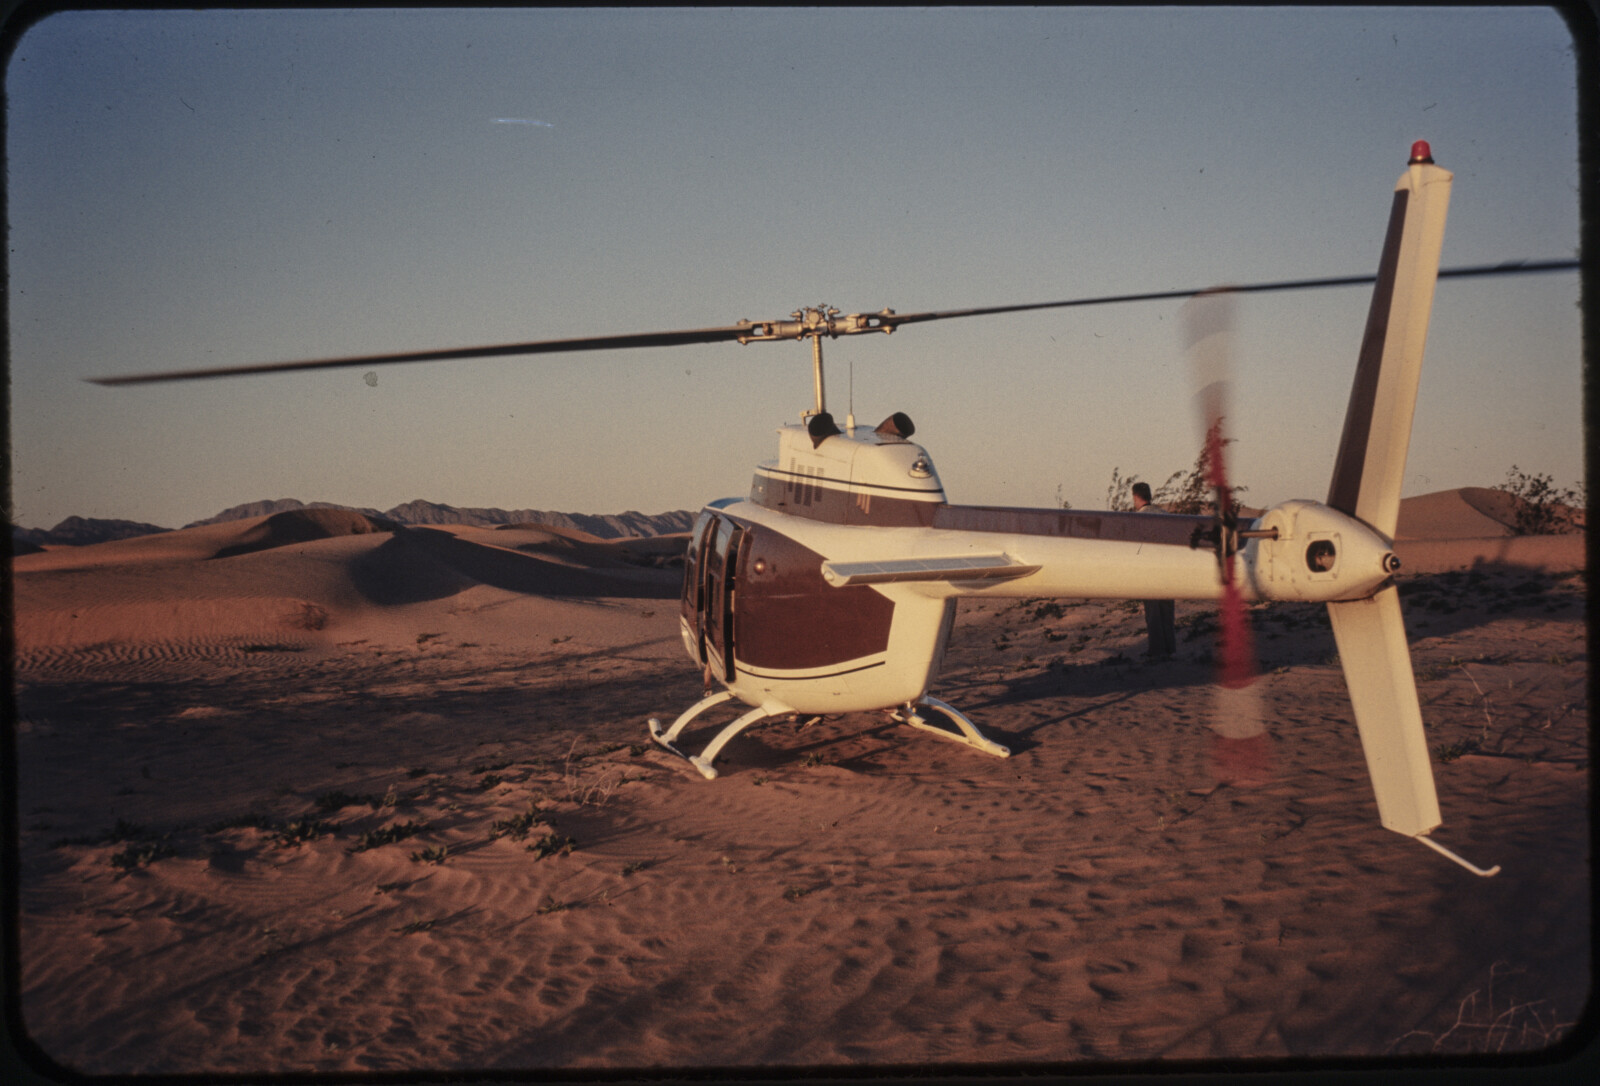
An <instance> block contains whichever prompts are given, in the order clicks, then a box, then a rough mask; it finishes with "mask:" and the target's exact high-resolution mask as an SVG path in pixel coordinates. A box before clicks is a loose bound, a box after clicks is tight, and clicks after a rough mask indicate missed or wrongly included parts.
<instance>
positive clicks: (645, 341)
mask: <svg viewBox="0 0 1600 1086" xmlns="http://www.w3.org/2000/svg"><path fill="white" fill-rule="evenodd" d="M1578 266H1579V262H1578V261H1577V260H1510V261H1505V262H1503V263H1500V264H1480V265H1476V266H1473V267H1464V268H1446V269H1444V270H1442V271H1440V272H1439V277H1440V278H1441V279H1447V278H1454V277H1468V276H1494V275H1518V274H1526V273H1529V272H1554V271H1570V270H1572V269H1574V268H1577V267H1578ZM1376 278H1377V277H1376V276H1373V275H1348V276H1340V277H1336V278H1331V279H1290V280H1283V281H1281V282H1275V283H1249V284H1245V285H1243V286H1232V287H1228V288H1227V289H1228V290H1230V291H1232V292H1234V293H1236V294H1261V293H1266V292H1268V291H1280V290H1312V289H1315V288H1318V287H1346V286H1359V285H1361V284H1363V283H1372V282H1374V281H1376ZM1215 289H1218V288H1217V287H1215V286H1210V287H1196V288H1193V289H1190V290H1159V291H1150V292H1146V293H1142V294H1105V295H1100V296H1098V297H1093V298H1072V299H1069V300H1067V301H1061V302H1031V303H1027V304H1024V305H999V306H985V307H982V308H977V309H944V310H937V311H932V312H927V313H891V312H887V311H885V312H883V313H874V314H871V315H870V324H869V323H867V322H863V325H862V327H859V328H857V329H854V330H853V331H859V332H869V331H870V332H888V331H893V330H894V329H895V328H898V327H900V326H901V325H905V324H922V323H925V322H928V321H938V320H951V319H954V318H956V317H983V316H995V315H999V314H1003V313H1026V312H1029V311H1031V310H1038V309H1067V308H1071V307H1075V306H1094V305H1115V304H1117V303H1120V302H1153V301H1161V300H1163V299H1170V298H1190V297H1193V296H1194V295H1196V294H1201V293H1204V292H1205V291H1209V290H1215ZM763 323H765V325H766V326H767V327H770V328H772V329H777V328H778V327H779V326H782V328H783V330H782V331H770V332H767V333H763V332H762V330H761V329H762V327H763ZM800 328H801V325H799V324H792V323H790V322H777V321H774V322H756V321H746V322H742V323H740V324H735V325H730V326H727V327H724V328H697V329H689V330H685V331H677V332H634V333H630V334H626V335H613V336H585V337H580V338H576V339H542V340H534V341H532V342H529V343H502V344H497V345H494V346H487V347H455V348H449V349H445V350H431V351H402V352H398V353H394V354H369V355H352V356H348V357H343V358H317V359H307V360H304V361H297V362H261V363H254V364H248V365H242V366H216V367H213V368H210V369H193V370H161V371H157V372H155V373H132V374H122V375H119V376H115V377H86V378H84V380H86V381H89V382H90V383H92V384H96V385H142V384H153V383H155V382H158V381H192V380H199V379H202V378H208V377H244V376H248V375H250V374H258V373H286V372H294V371H299V370H326V369H340V368H343V367H350V366H386V365H392V364H395V363H399V362H443V361H449V360H454V359H465V358H502V357H508V356H511V355H526V354H556V353H560V352H566V351H605V350H624V349H627V348H630V347H679V346H685V345H688V344H695V343H725V342H729V341H737V340H743V341H751V340H757V339H760V340H768V339H799V338H804V335H805V334H808V333H802V332H800ZM842 333H843V330H840V332H837V333H836V332H834V331H831V330H829V331H824V332H823V333H822V334H825V335H834V334H842Z"/></svg>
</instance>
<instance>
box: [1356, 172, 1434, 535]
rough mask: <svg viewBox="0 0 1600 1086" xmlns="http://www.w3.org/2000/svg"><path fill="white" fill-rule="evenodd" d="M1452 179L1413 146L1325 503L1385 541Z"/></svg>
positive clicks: (1395, 511)
mask: <svg viewBox="0 0 1600 1086" xmlns="http://www.w3.org/2000/svg"><path fill="white" fill-rule="evenodd" d="M1452 176H1453V175H1452V174H1451V173H1450V172H1449V171H1448V170H1442V169H1440V168H1439V167H1438V166H1435V165H1434V164H1433V156H1432V154H1431V153H1430V152H1429V150H1428V145H1427V144H1426V143H1424V142H1421V141H1418V143H1417V144H1416V145H1414V146H1413V147H1412V150H1411V164H1410V165H1409V166H1408V167H1407V168H1406V172H1405V173H1404V174H1403V175H1402V176H1401V178H1400V181H1399V183H1398V184H1396V185H1395V190H1394V204H1393V207H1392V209H1391V211H1390V213H1389V230H1388V234H1387V235H1386V236H1385V238H1384V242H1383V258H1382V260H1381V262H1380V263H1379V265H1378V282H1377V285H1376V286H1374V287H1373V289H1372V306H1371V308H1370V309H1369V310H1368V312H1367V328H1366V332H1365V334H1364V335H1363V336H1362V340H1361V356H1360V360H1359V361H1358V362H1357V364H1356V377H1355V383H1354V384H1353V385H1352V386H1351V389H1350V406H1349V407H1348V409H1347V410H1346V412H1345V418H1344V432H1343V434H1342V436H1341V437H1340V439H1339V456H1338V459H1337V460H1336V461H1335V462H1334V468H1333V482H1332V484H1331V485H1330V487H1329V489H1328V504H1329V505H1330V506H1332V507H1333V508H1335V509H1337V510H1339V511H1340V512H1341V513H1348V514H1350V515H1351V516H1353V517H1356V518H1358V519H1360V520H1363V521H1365V522H1366V523H1367V524H1369V525H1371V526H1372V527H1373V528H1376V529H1377V530H1378V531H1379V532H1381V533H1382V534H1383V535H1384V536H1386V537H1388V538H1390V539H1393V538H1394V529H1395V522H1396V521H1397V520H1398V519H1399V515H1400V484H1401V481H1402V479H1403V477H1404V474H1405V467H1406V451H1407V449H1408V447H1409V446H1410V444H1411V417H1412V414H1413V412H1414V411H1415V410H1416V404H1417V382H1418V380H1419V379H1420V377H1421V375H1422V352H1423V348H1424V346H1425V345H1426V343H1427V338H1428V318H1429V315H1430V314H1431V312H1432V309H1433V288H1434V285H1435V283H1436V282H1437V280H1438V277H1439V251H1440V249H1441V247H1442V246H1443V245H1444V220H1445V212H1446V211H1447V209H1448V208H1449V204H1450V181H1451V178H1452Z"/></svg>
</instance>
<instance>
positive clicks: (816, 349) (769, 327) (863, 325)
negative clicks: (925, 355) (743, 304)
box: [738, 302, 895, 418]
mask: <svg viewBox="0 0 1600 1086" xmlns="http://www.w3.org/2000/svg"><path fill="white" fill-rule="evenodd" d="M894 315H895V314H894V310H892V309H883V310H881V311H879V312H877V313H847V314H844V315H840V313H839V307H838V306H832V305H827V304H825V303H823V302H818V303H817V304H816V305H815V306H808V307H806V308H804V309H796V310H795V311H794V312H793V313H790V314H789V319H788V320H786V321H751V320H742V321H740V322H739V324H738V327H739V328H740V329H749V331H748V332H745V333H744V334H741V335H740V336H739V337H738V340H739V342H740V343H750V342H753V341H755V340H765V339H809V340H810V341H811V386H812V390H813V392H814V393H815V396H816V405H815V407H813V408H812V409H811V410H810V411H802V412H801V413H800V417H801V418H809V417H810V416H812V415H820V414H822V413H823V412H825V411H827V409H828V398H827V392H826V389H825V387H824V386H825V382H824V380H823V376H822V337H823V336H827V337H828V338H830V339H836V338H838V337H839V336H854V335H860V334H861V333H863V332H882V333H883V334H884V335H888V334H889V333H890V332H893V331H894V327H895V326H894V324H893V323H891V322H890V321H889V320H887V319H886V318H890V317H893V316H894Z"/></svg>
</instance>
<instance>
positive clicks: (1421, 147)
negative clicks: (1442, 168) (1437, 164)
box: [1407, 140, 1433, 166]
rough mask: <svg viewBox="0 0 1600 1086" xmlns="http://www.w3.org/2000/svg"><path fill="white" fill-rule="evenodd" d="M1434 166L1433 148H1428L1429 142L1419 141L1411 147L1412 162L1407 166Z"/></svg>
mask: <svg viewBox="0 0 1600 1086" xmlns="http://www.w3.org/2000/svg"><path fill="white" fill-rule="evenodd" d="M1423 164H1426V165H1429V166H1432V165H1433V148H1431V147H1429V146H1428V141H1427V140H1418V141H1417V142H1416V143H1413V144H1412V145H1411V161H1410V162H1409V163H1408V164H1407V165H1411V166H1420V165H1423Z"/></svg>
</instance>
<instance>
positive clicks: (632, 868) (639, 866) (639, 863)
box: [622, 860, 650, 878]
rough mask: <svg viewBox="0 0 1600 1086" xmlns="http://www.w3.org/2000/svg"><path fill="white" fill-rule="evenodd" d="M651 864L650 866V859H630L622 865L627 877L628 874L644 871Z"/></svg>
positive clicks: (624, 874)
mask: <svg viewBox="0 0 1600 1086" xmlns="http://www.w3.org/2000/svg"><path fill="white" fill-rule="evenodd" d="M649 866H650V861H649V860H629V861H628V862H627V863H625V864H623V865H622V874H623V877H624V878H626V877H627V876H629V875H632V874H634V873H635V872H638V871H643V870H644V869H645V868H647V867H649Z"/></svg>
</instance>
